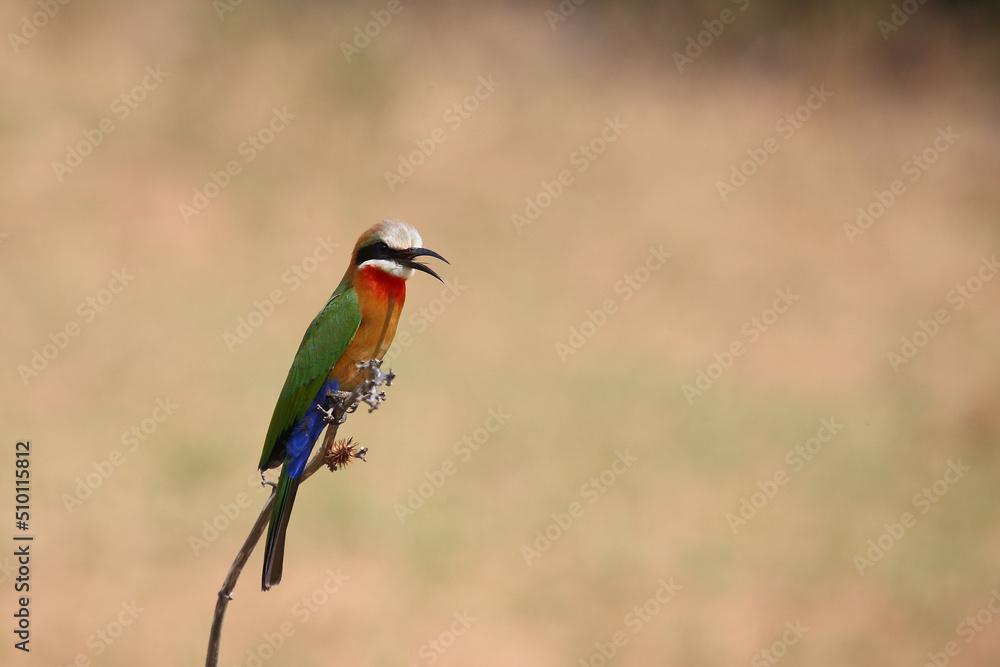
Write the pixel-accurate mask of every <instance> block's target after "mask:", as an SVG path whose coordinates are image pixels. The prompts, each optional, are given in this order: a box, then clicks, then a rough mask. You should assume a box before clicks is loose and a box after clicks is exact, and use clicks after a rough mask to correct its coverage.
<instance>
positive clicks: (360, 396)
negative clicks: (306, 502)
mask: <svg viewBox="0 0 1000 667" xmlns="http://www.w3.org/2000/svg"><path fill="white" fill-rule="evenodd" d="M381 366H382V362H381V361H378V360H374V359H373V360H370V361H368V362H366V363H364V364H358V367H359V369H361V370H364V371H367V372H368V379H367V380H366V381H365V382H363V383H362V384H361V386H359V387H358V388H357V389H355V390H354V391H353V392H351V393H350V394H348V395H344V396H343V398H341V399H340V400H335V401H334V405H333V407H331V408H330V410H329V411H326V412H328V415H327V427H326V436H325V437H324V438H323V446H322V447H320V448H319V451H318V452H316V454H315V455H314V456H313V457H312V459H310V461H309V463H308V464H306V468H305V470H304V471H303V472H302V481H303V482H305V481H306V480H307V479H309V477H311V476H312V474H313V473H314V472H316V471H317V470H319V469H320V468H322V467H323V462H324V461H325V459H326V455H327V453H328V452H329V451H330V448H332V447H333V444H334V442H336V440H337V431H338V430H339V429H340V425H341V424H342V423H344V419H345V418H346V417H347V415H348V413H350V412H353V411H354V409H355V408H356V406H357V405H358V402H359V401H364V402H365V403H368V405H369V409H368V411H369V412H371V411H372V410H374V409H376V408H377V407H378V405H379V404H380V403H381V402H382V401H383V400H385V394H384V393H381V392H379V387H381V386H382V385H383V384H386V385H391V384H392V380H393V379H394V378H395V375H394V374H393V372H392V371H391V370H390V371H389V373H388V374H385V373H382V371H381ZM275 491H276V487H274V486H273V485H272V488H271V495H270V496H268V498H267V501H266V502H265V503H264V507H262V508H261V510H260V516H258V517H257V521H256V523H254V525H253V528H252V529H251V530H250V534H249V535H247V539H246V541H245V542H244V543H243V546H242V547H240V552H239V553H238V554H236V560H234V561H233V564H232V566H230V568H229V573H228V574H227V575H226V580H225V581H224V582H223V583H222V589H221V590H220V591H219V599H218V600H216V602H215V614H214V616H213V617H212V631H211V633H210V634H209V636H208V655H207V656H206V658H205V667H217V665H218V664H219V646H220V642H221V641H222V622H223V620H224V619H225V616H226V607H228V606H229V601H230V600H232V599H233V589H235V588H236V581H237V579H239V578H240V573H241V572H243V566H244V565H246V564H247V561H248V560H250V554H252V553H253V550H254V548H255V547H256V546H257V542H259V541H260V536H261V535H263V534H264V529H265V528H266V527H267V523H268V521H269V520H270V519H271V506H272V505H273V504H274V494H275Z"/></svg>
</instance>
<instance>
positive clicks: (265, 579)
mask: <svg viewBox="0 0 1000 667" xmlns="http://www.w3.org/2000/svg"><path fill="white" fill-rule="evenodd" d="M299 481H300V479H299V478H297V477H296V478H294V479H293V478H291V477H288V476H287V475H282V476H281V479H280V480H278V490H277V491H276V493H275V496H274V505H273V506H272V507H271V521H270V522H269V523H268V524H267V541H266V542H265V543H264V572H263V575H262V577H261V590H264V591H266V590H268V589H270V588H271V586H277V585H278V583H279V582H280V581H281V566H282V563H283V562H284V559H285V532H286V531H287V530H288V518H289V517H290V516H291V515H292V505H293V504H294V503H295V493H296V492H297V491H298V490H299Z"/></svg>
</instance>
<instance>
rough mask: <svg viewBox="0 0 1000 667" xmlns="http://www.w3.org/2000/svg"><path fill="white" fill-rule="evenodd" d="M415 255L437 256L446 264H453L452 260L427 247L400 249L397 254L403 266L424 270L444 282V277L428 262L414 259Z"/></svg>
mask: <svg viewBox="0 0 1000 667" xmlns="http://www.w3.org/2000/svg"><path fill="white" fill-rule="evenodd" d="M415 257H437V258H438V259H440V260H441V261H442V262H444V263H445V264H451V262H449V261H448V260H446V259H445V258H444V257H442V256H441V255H439V254H437V253H436V252H434V251H433V250H428V249H427V248H410V249H409V250H400V251H399V254H398V255H397V258H398V259H397V261H398V262H399V263H400V264H402V265H403V266H405V267H407V268H410V269H416V270H417V271H423V272H424V273H427V274H430V275H432V276H434V277H435V278H437V279H438V280H440V281H441V282H444V279H442V278H441V276H439V275H438V274H437V273H435V272H434V269H432V268H431V267H429V266H427V265H426V264H421V263H420V262H418V261H416V260H415V259H414V258H415Z"/></svg>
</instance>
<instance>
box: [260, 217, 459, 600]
mask: <svg viewBox="0 0 1000 667" xmlns="http://www.w3.org/2000/svg"><path fill="white" fill-rule="evenodd" d="M418 257H434V258H437V259H440V260H442V261H443V262H445V263H446V264H448V263H449V262H448V260H446V259H445V258H444V257H442V256H441V255H439V254H438V253H436V252H434V251H433V250H428V249H426V248H424V247H423V241H422V239H421V238H420V234H419V233H418V232H417V230H416V228H414V227H413V226H412V225H410V224H408V223H406V222H402V221H400V220H383V221H381V222H379V223H378V224H376V225H374V226H372V227H371V228H369V229H368V230H366V231H365V232H364V233H363V234H361V236H360V238H358V242H357V244H356V245H355V246H354V251H353V252H352V253H351V261H350V264H349V265H348V267H347V271H346V272H345V273H344V277H343V279H342V280H341V281H340V284H339V285H337V288H336V289H335V290H334V291H333V295H332V296H330V298H329V300H328V301H327V302H326V305H324V306H323V308H322V309H321V310H320V311H319V313H318V314H317V315H316V317H315V318H314V319H313V321H312V323H311V324H310V325H309V327H308V328H307V329H306V332H305V335H304V336H303V337H302V342H301V343H300V344H299V349H298V352H296V354H295V357H294V359H293V360H292V366H291V368H290V369H289V371H288V376H287V377H286V378H285V384H284V385H283V386H282V388H281V393H280V394H279V396H278V401H277V403H276V404H275V406H274V413H273V414H272V416H271V422H270V424H269V425H268V428H267V435H266V436H265V438H264V449H263V451H262V452H261V456H260V464H259V465H258V468H259V469H260V472H261V476H263V474H264V472H265V471H267V470H270V469H272V468H276V467H278V466H279V465H280V466H282V468H281V474H280V476H279V478H278V482H277V485H276V489H275V495H274V504H273V506H272V509H271V518H270V521H269V522H268V526H267V539H266V541H265V543H264V569H263V572H262V575H261V589H262V590H264V591H266V590H269V589H270V588H271V587H272V586H275V585H277V584H278V582H280V581H281V572H282V565H283V563H284V551H285V535H286V532H287V530H288V519H289V517H290V516H291V512H292V505H293V504H294V502H295V494H296V492H297V490H298V487H299V483H300V482H301V478H302V472H303V470H304V469H305V466H306V461H307V460H308V459H309V454H310V452H312V449H313V446H314V444H315V443H316V440H317V438H319V435H320V433H321V432H322V431H323V428H324V427H325V426H326V422H325V421H324V414H323V413H324V412H325V410H324V408H325V407H326V404H327V397H328V396H329V395H330V394H331V393H333V392H337V391H341V392H351V391H354V389H356V388H357V387H358V385H359V384H360V383H361V381H362V380H363V379H364V378H363V376H362V373H361V371H360V370H359V369H358V368H357V364H358V363H359V362H366V361H368V360H370V359H378V360H381V359H382V357H383V356H384V355H385V353H386V351H387V350H388V349H389V346H390V345H391V344H392V339H393V337H394V336H395V334H396V325H397V324H398V323H399V315H400V312H401V311H402V308H403V301H404V299H405V297H406V280H407V279H408V278H410V277H411V276H412V275H413V272H414V271H422V272H423V273H427V274H429V275H431V276H433V277H435V278H437V279H438V280H440V281H441V282H442V283H443V282H444V280H443V279H442V278H441V276H439V275H438V274H437V273H436V272H435V271H434V270H433V269H431V268H430V267H429V266H427V265H426V264H422V263H421V262H418V261H417V258H418Z"/></svg>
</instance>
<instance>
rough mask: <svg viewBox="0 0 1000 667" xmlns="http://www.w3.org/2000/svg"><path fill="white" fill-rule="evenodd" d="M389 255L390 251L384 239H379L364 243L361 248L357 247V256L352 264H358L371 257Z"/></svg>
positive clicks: (376, 257) (385, 257) (377, 257)
mask: <svg viewBox="0 0 1000 667" xmlns="http://www.w3.org/2000/svg"><path fill="white" fill-rule="evenodd" d="M391 256H392V251H391V250H390V249H389V246H387V245H386V244H385V242H384V241H379V242H377V243H372V244H371V245H366V246H364V247H363V248H358V256H357V257H356V258H355V260H354V265H355V266H360V265H362V264H364V263H365V262H367V261H369V260H372V259H390V258H391Z"/></svg>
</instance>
